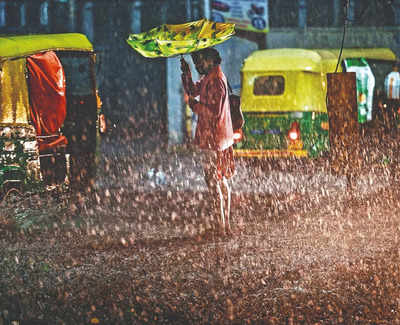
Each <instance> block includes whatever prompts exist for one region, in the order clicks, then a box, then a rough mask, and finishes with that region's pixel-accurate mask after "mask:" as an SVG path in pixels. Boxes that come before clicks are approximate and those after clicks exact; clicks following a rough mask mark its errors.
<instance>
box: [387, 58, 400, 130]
mask: <svg viewBox="0 0 400 325" xmlns="http://www.w3.org/2000/svg"><path fill="white" fill-rule="evenodd" d="M385 97H386V105H387V106H386V110H385V112H384V118H385V124H386V125H387V126H388V127H389V128H390V130H393V129H394V128H396V127H397V125H396V115H397V114H396V113H397V110H398V109H400V72H399V63H398V62H395V63H393V66H392V71H391V72H390V73H389V74H388V75H387V76H386V78H385Z"/></svg>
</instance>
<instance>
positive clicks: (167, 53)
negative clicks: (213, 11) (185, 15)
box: [127, 19, 235, 58]
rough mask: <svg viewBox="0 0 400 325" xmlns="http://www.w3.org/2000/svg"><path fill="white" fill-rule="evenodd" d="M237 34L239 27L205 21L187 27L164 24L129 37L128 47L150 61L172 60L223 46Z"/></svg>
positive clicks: (195, 22) (185, 25)
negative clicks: (160, 58) (178, 56)
mask: <svg viewBox="0 0 400 325" xmlns="http://www.w3.org/2000/svg"><path fill="white" fill-rule="evenodd" d="M234 34H235V24H229V23H216V22H213V21H210V20H207V19H201V20H197V21H193V22H189V23H185V24H179V25H168V24H163V25H160V26H158V27H155V28H153V29H151V30H149V31H147V32H144V33H140V34H131V35H129V37H128V39H127V42H128V44H129V45H130V46H131V47H132V48H133V49H135V50H136V51H138V52H139V53H140V54H142V55H143V56H145V57H147V58H156V57H171V56H175V55H179V54H187V53H191V52H195V51H198V50H201V49H204V48H206V47H211V46H214V45H216V44H219V43H222V42H224V41H226V40H228V39H229V38H231V37H232V36H233V35H234Z"/></svg>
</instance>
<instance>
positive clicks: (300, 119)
mask: <svg viewBox="0 0 400 325" xmlns="http://www.w3.org/2000/svg"><path fill="white" fill-rule="evenodd" d="M339 53H340V50H339V49H314V50H310V49H294V48H291V49H270V50H259V51H255V52H253V53H252V54H251V55H250V56H249V57H248V58H246V59H245V61H244V64H243V67H242V71H241V72H242V90H241V103H242V109H243V114H244V118H245V125H244V129H243V139H242V141H241V142H240V143H238V144H236V146H235V155H237V156H242V157H290V156H292V157H317V156H320V155H322V154H323V153H324V152H327V151H329V121H328V113H327V97H326V96H327V95H326V94H327V78H326V75H327V73H333V72H335V71H336V67H337V72H341V71H345V70H346V69H349V70H350V68H349V67H350V66H352V65H353V66H356V67H357V68H360V67H361V68H362V69H364V68H365V69H369V70H368V71H372V73H373V76H372V77H373V78H375V79H376V85H379V84H382V85H383V78H384V75H385V74H386V73H387V72H389V71H390V64H391V63H392V62H393V61H395V60H396V56H395V55H394V53H393V52H392V51H391V50H390V49H386V48H383V49H382V48H380V49H344V50H343V51H342V54H341V62H340V64H338V57H339ZM381 63H382V64H383V65H380V64H381ZM382 67H383V69H382ZM388 69H389V70H388ZM356 74H357V73H356ZM357 82H358V79H357ZM358 88H359V87H358V84H357V89H358ZM361 95H362V94H361ZM358 97H360V98H364V97H365V96H364V97H363V96H358ZM364 102H365V100H364ZM364 102H363V103H361V102H360V103H359V106H361V104H363V105H364ZM360 112H361V110H359V114H360ZM359 120H360V119H359ZM361 122H363V121H361Z"/></svg>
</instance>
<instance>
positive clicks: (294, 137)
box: [289, 131, 299, 141]
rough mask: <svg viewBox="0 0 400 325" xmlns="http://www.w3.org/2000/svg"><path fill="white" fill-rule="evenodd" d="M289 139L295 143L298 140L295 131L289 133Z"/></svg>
mask: <svg viewBox="0 0 400 325" xmlns="http://www.w3.org/2000/svg"><path fill="white" fill-rule="evenodd" d="M289 138H290V140H293V141H296V140H297V139H298V138H299V134H298V133H297V131H290V132H289Z"/></svg>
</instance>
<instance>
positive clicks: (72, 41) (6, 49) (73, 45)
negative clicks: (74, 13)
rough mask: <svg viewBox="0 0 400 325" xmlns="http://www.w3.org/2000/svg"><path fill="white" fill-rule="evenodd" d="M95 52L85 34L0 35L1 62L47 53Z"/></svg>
mask: <svg viewBox="0 0 400 325" xmlns="http://www.w3.org/2000/svg"><path fill="white" fill-rule="evenodd" d="M50 50H53V51H60V50H68V51H85V52H86V51H89V52H92V51H93V45H92V44H91V43H90V41H89V40H88V39H87V37H86V36H85V35H84V34H80V33H64V34H40V35H39V34H38V35H15V36H9V35H0V62H1V61H4V60H7V59H11V58H16V57H25V56H30V55H33V54H36V53H40V52H45V51H50Z"/></svg>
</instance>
